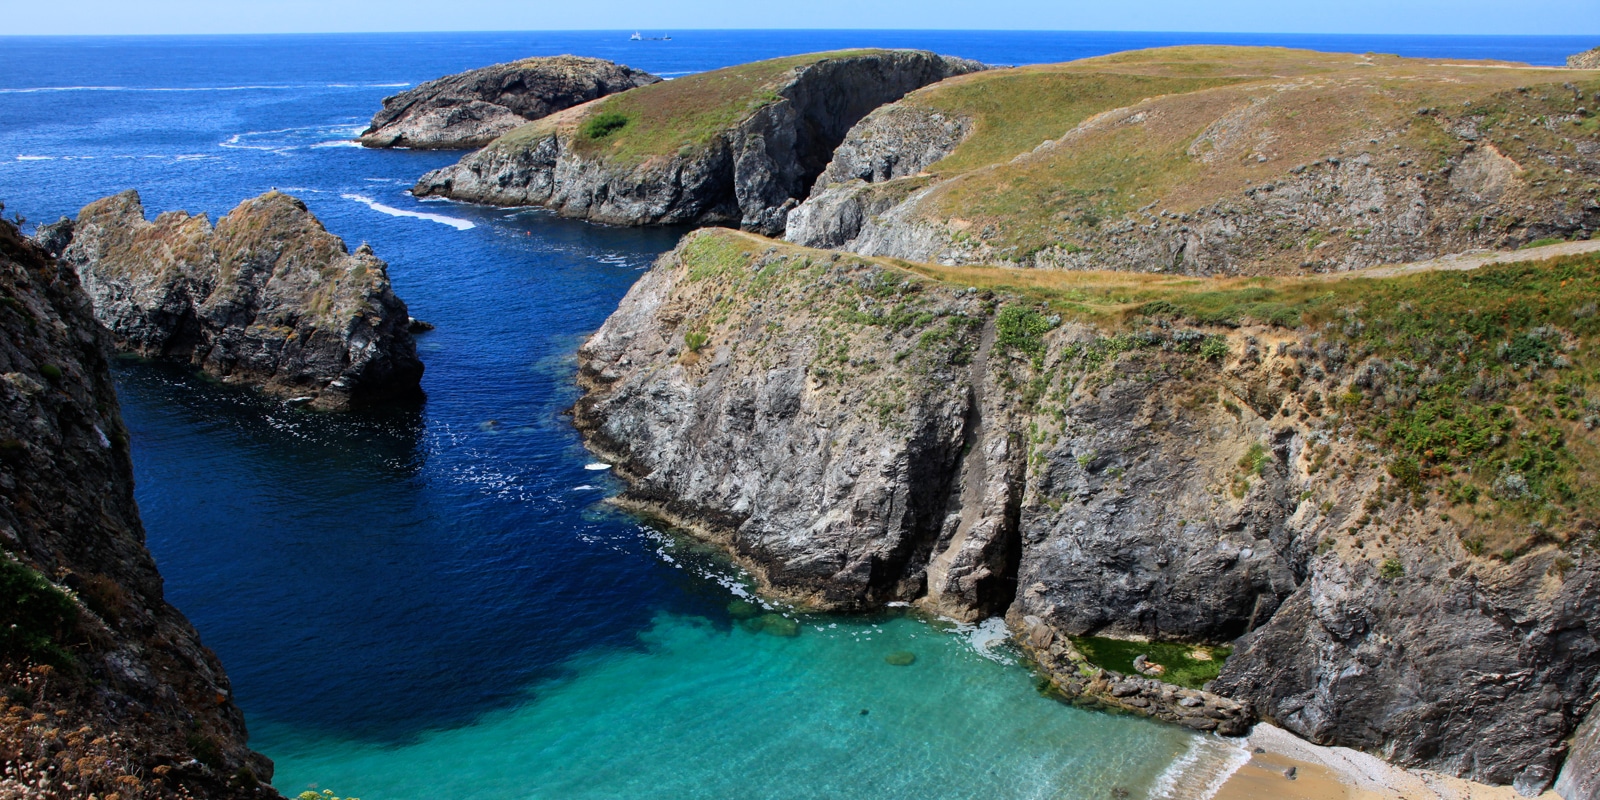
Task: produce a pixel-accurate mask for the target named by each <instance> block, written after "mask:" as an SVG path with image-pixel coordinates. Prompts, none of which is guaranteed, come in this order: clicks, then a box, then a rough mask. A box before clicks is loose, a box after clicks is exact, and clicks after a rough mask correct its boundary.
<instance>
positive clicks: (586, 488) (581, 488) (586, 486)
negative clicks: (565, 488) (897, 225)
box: [572, 483, 595, 492]
mask: <svg viewBox="0 0 1600 800" xmlns="http://www.w3.org/2000/svg"><path fill="white" fill-rule="evenodd" d="M594 488H595V487H593V486H590V485H589V484H587V483H586V484H584V485H582V486H574V487H572V491H574V492H587V491H590V490H592V489H594Z"/></svg>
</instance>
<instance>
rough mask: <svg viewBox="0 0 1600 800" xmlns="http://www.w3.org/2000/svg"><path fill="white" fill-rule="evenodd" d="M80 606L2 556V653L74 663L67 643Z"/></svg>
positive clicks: (0, 624) (23, 567)
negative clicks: (65, 643)
mask: <svg viewBox="0 0 1600 800" xmlns="http://www.w3.org/2000/svg"><path fill="white" fill-rule="evenodd" d="M77 620H78V606H77V604H76V603H73V602H72V599H71V598H69V597H67V596H66V595H65V594H62V592H61V590H60V589H57V588H56V587H55V586H54V585H52V584H51V583H50V582H49V581H47V580H45V579H44V576H43V575H40V574H39V573H38V572H35V571H34V570H32V569H30V568H29V567H27V566H25V565H23V564H20V563H18V562H16V561H12V560H11V558H10V557H9V556H5V555H0V654H3V655H4V656H5V657H6V658H8V659H12V658H27V659H32V660H34V661H37V662H40V663H44V664H54V665H56V666H66V665H69V664H71V663H72V660H73V659H72V655H71V654H70V653H68V652H67V650H66V648H65V646H64V642H66V641H67V639H68V637H70V636H71V635H72V631H73V629H74V626H75V625H76V624H77Z"/></svg>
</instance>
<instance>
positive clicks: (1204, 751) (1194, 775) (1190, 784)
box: [1150, 735, 1250, 800]
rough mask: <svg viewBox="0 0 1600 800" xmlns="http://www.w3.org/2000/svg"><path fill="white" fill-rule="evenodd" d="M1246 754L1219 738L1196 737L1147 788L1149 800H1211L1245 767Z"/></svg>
mask: <svg viewBox="0 0 1600 800" xmlns="http://www.w3.org/2000/svg"><path fill="white" fill-rule="evenodd" d="M1248 763H1250V751H1249V750H1246V749H1245V748H1244V747H1243V746H1241V745H1239V744H1237V743H1235V742H1233V741H1230V740H1228V739H1224V738H1222V737H1221V736H1211V735H1206V736H1196V737H1194V738H1193V739H1191V740H1190V741H1189V748H1188V749H1187V750H1185V751H1183V755H1181V756H1178V758H1177V759H1175V760H1174V761H1173V762H1172V763H1171V764H1168V765H1167V768H1166V769H1165V770H1162V772H1161V774H1160V775H1159V776H1157V777H1156V782H1155V785H1154V786H1152V787H1151V788H1150V800H1211V798H1213V797H1216V796H1217V792H1220V791H1222V785H1223V784H1225V783H1227V782H1228V779H1229V778H1231V777H1233V774H1234V773H1235V772H1238V771H1239V769H1240V768H1241V767H1243V766H1244V765H1245V764H1248Z"/></svg>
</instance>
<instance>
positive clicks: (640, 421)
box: [575, 231, 1600, 793]
mask: <svg viewBox="0 0 1600 800" xmlns="http://www.w3.org/2000/svg"><path fill="white" fill-rule="evenodd" d="M1597 288H1600V255H1596V254H1593V253H1590V254H1585V255H1578V256H1569V257H1565V258H1562V259H1557V260H1554V261H1550V262H1543V263H1515V264H1494V265H1489V266H1484V267H1480V268H1479V269H1478V270H1475V271H1474V272H1472V273H1471V274H1466V273H1454V272H1432V273H1430V272H1422V273H1416V274H1408V275H1402V276H1397V277H1391V278H1385V279H1381V280H1379V279H1342V280H1332V281H1329V280H1326V279H1321V278H1315V277H1313V278H1280V279H1251V280H1248V281H1243V280H1241V281H1236V282H1205V283H1200V284H1196V283H1195V282H1194V281H1193V279H1188V278H1176V277H1175V278H1171V279H1157V278H1151V277H1149V276H1130V275H1126V274H1118V273H1074V272H1044V271H1038V270H1014V269H1003V268H992V267H991V268H958V267H940V266H934V265H926V264H913V263H910V262H902V261H891V260H887V259H866V258H862V257H858V256H854V255H846V254H840V253H837V252H827V251H822V250H811V249H805V248H799V247H795V246H792V245H785V244H781V243H778V242H774V241H771V240H767V239H762V238H760V237H756V236H752V235H749V234H741V233H736V232H730V231H701V232H699V233H696V234H692V235H691V236H689V237H688V238H686V239H685V240H684V242H683V243H682V244H681V245H680V246H679V248H678V249H677V250H676V251H675V252H673V253H671V254H669V255H667V256H664V257H663V258H662V259H661V261H660V262H658V264H657V265H656V266H655V267H654V268H653V269H652V270H651V271H650V272H649V273H647V274H646V275H645V276H644V277H643V278H641V280H640V281H639V282H638V283H637V284H636V285H635V286H634V288H633V289H632V291H630V293H629V294H628V296H627V298H626V299H625V300H624V301H623V303H622V304H621V307H620V308H619V309H618V311H617V312H616V313H615V314H614V315H613V316H612V317H611V318H610V319H609V320H608V321H607V322H606V324H605V325H604V326H603V327H602V328H601V329H600V330H599V331H598V332H597V333H596V334H595V335H594V337H593V338H592V339H591V340H590V341H589V342H587V343H586V344H585V345H584V346H583V348H582V349H581V351H580V364H581V378H580V380H581V382H582V384H583V385H584V387H585V388H586V390H587V393H586V395H585V396H584V398H583V399H582V400H581V401H580V402H579V404H578V406H577V408H576V410H575V414H576V420H577V423H578V425H579V427H580V428H581V429H582V430H583V431H584V433H585V435H586V437H587V439H588V441H589V442H590V444H591V447H593V448H594V449H595V450H596V451H597V452H599V453H601V454H604V456H606V457H607V458H608V459H609V460H612V461H614V463H615V464H616V465H617V471H618V473H619V474H620V475H621V476H622V477H624V478H625V479H627V481H628V482H629V488H628V490H627V492H626V493H625V494H624V495H623V498H622V502H623V503H624V504H632V505H636V506H639V507H644V508H648V509H650V510H652V511H653V512H655V513H658V514H661V515H663V516H665V517H666V518H668V519H669V520H672V521H674V522H676V523H678V524H681V525H683V526H685V527H686V528H688V529H690V530H694V531H697V532H698V533H699V534H700V535H702V536H705V537H706V538H708V539H711V540H713V541H717V542H721V543H723V544H724V545H725V546H726V547H727V548H728V549H729V551H730V552H732V553H733V554H734V556H735V557H736V558H737V559H739V560H740V561H741V562H742V563H744V564H745V565H747V566H748V567H749V568H750V569H751V571H752V572H753V573H754V574H755V575H756V576H757V577H758V579H759V580H760V582H761V583H762V584H763V586H764V587H765V588H766V589H767V590H768V591H770V592H772V593H774V594H776V595H780V596H785V597H788V598H791V599H794V600H798V601H802V602H807V603H809V604H811V605H814V606H819V607H824V608H836V609H861V608H871V607H875V606H879V605H882V604H884V603H887V602H891V601H908V602H914V603H916V604H918V605H921V606H922V607H924V608H927V609H929V610H932V611H936V612H938V613H941V614H945V615H948V616H952V617H956V618H958V619H974V618H978V617H982V616H988V615H994V614H1004V615H1005V616H1006V617H1007V619H1008V621H1009V622H1010V624H1011V627H1012V629H1013V631H1015V632H1016V633H1017V634H1018V635H1019V637H1021V639H1022V640H1023V641H1024V642H1025V643H1026V645H1027V646H1028V647H1029V648H1030V649H1031V650H1032V651H1033V652H1034V653H1035V656H1036V658H1037V659H1038V660H1039V662H1040V664H1041V665H1043V666H1045V667H1046V668H1047V669H1049V670H1050V671H1051V672H1052V674H1053V675H1054V676H1055V682H1056V685H1057V687H1058V688H1059V689H1060V690H1061V691H1063V692H1064V693H1067V694H1075V693H1076V694H1083V693H1089V694H1095V693H1098V694H1099V696H1100V697H1101V698H1102V699H1103V700H1104V701H1105V702H1106V703H1107V704H1110V705H1119V706H1122V707H1129V708H1140V709H1145V710H1147V711H1150V710H1153V709H1152V708H1151V707H1152V706H1156V707H1158V708H1160V709H1165V711H1167V712H1170V713H1172V714H1175V715H1177V716H1178V720H1177V721H1180V722H1183V723H1184V724H1190V725H1191V727H1197V728H1200V729H1210V728H1221V727H1223V724H1224V722H1225V721H1226V720H1227V719H1230V714H1233V713H1234V712H1232V711H1230V710H1229V706H1227V705H1226V703H1227V702H1232V703H1235V704H1243V705H1244V706H1247V707H1248V708H1249V709H1250V710H1251V711H1253V713H1254V714H1255V715H1259V716H1260V717H1262V718H1266V719H1270V720H1273V721H1275V722H1277V723H1278V724H1279V725H1282V726H1283V727H1285V728H1287V729H1289V730H1290V731H1292V732H1294V733H1296V734H1298V735H1300V736H1303V737H1305V738H1307V739H1310V740H1312V741H1314V742H1317V743H1320V744H1332V745H1344V746H1350V747H1355V748H1359V749H1364V750H1368V751H1371V752H1377V753H1381V754H1383V755H1384V756H1385V757H1386V758H1388V759H1390V760H1392V761H1394V762H1395V763H1398V764H1401V765H1404V766H1414V767H1426V768H1430V769H1434V770H1437V771H1440V772H1444V773H1448V774H1453V775H1458V776H1463V777H1467V778H1470V779H1473V780H1478V781H1482V782H1486V783H1494V784H1511V785H1514V786H1516V787H1517V789H1518V790H1520V791H1523V792H1525V793H1537V792H1539V791H1542V790H1543V789H1545V788H1546V787H1548V786H1550V785H1551V783H1552V782H1553V781H1555V780H1556V779H1557V777H1558V773H1559V772H1560V770H1561V769H1562V765H1563V763H1564V762H1565V761H1567V759H1568V755H1569V748H1572V747H1573V746H1572V745H1569V741H1568V740H1569V737H1571V736H1572V735H1573V732H1574V731H1575V730H1578V729H1579V725H1580V723H1582V722H1583V720H1584V719H1585V717H1586V715H1590V714H1591V709H1592V708H1593V706H1594V702H1595V697H1596V689H1597V687H1600V683H1597V681H1600V638H1597V633H1596V632H1597V631H1600V617H1597V616H1596V614H1597V610H1600V576H1597V574H1596V571H1595V558H1596V556H1595V555H1594V551H1593V548H1594V547H1595V546H1596V545H1595V542H1596V541H1597V539H1596V537H1597V535H1600V530H1597V529H1596V528H1595V523H1594V520H1595V519H1596V518H1600V496H1597V495H1596V493H1595V489H1594V486H1595V484H1594V483H1593V481H1592V480H1590V479H1588V478H1586V477H1585V476H1586V475H1588V474H1589V472H1590V471H1591V470H1592V468H1593V464H1594V463H1595V459H1596V457H1597V452H1596V446H1597V444H1596V440H1595V438H1594V437H1595V430H1596V429H1597V426H1600V386H1597V385H1596V384H1595V383H1594V381H1593V375H1594V368H1595V366H1597V364H1595V363H1593V362H1594V359H1593V357H1592V354H1593V353H1594V352H1595V350H1594V347H1593V344H1594V343H1593V341H1592V340H1593V338H1594V337H1595V336H1600V329H1597V328H1596V327H1595V320H1596V319H1597V317H1596V316H1595V314H1594V311H1593V298H1594V296H1595V294H1594V292H1595V290H1596V289H1597ZM1485 309H1496V311H1495V312H1494V313H1493V314H1490V313H1485V312H1484V310H1485ZM1086 635H1096V636H1113V637H1149V638H1152V639H1155V640H1160V641H1178V642H1195V643H1215V644H1223V643H1230V642H1231V643H1233V644H1234V646H1235V648H1236V649H1235V650H1234V653H1233V655H1232V656H1231V658H1229V659H1228V660H1227V662H1226V663H1225V665H1224V666H1223V668H1222V673H1221V675H1220V676H1219V677H1218V678H1217V679H1216V680H1215V681H1213V682H1212V683H1211V684H1210V686H1209V688H1210V690H1211V694H1210V695H1205V694H1188V695H1185V694H1181V693H1178V692H1175V691H1168V692H1167V694H1169V695H1171V698H1170V699H1171V701H1172V703H1171V704H1168V703H1166V702H1165V701H1164V700H1163V697H1162V690H1161V689H1159V688H1150V687H1147V686H1145V685H1144V684H1140V683H1138V682H1137V681H1134V682H1132V683H1130V682H1129V681H1128V680H1126V679H1123V678H1120V677H1117V676H1115V675H1106V674H1105V673H1098V670H1097V668H1096V667H1094V666H1093V665H1092V664H1089V663H1086V660H1085V659H1084V658H1083V654H1082V653H1081V652H1080V648H1079V647H1078V646H1077V645H1078V643H1079V642H1080V641H1081V640H1079V639H1078V638H1077V637H1082V636H1086ZM1095 674H1101V675H1104V676H1105V677H1104V680H1087V681H1086V680H1085V679H1084V676H1085V675H1095ZM1174 706H1175V708H1174ZM1208 721H1209V724H1208ZM1228 724H1229V725H1230V726H1231V725H1232V723H1228ZM1586 730H1587V729H1586ZM1590 738H1592V737H1590ZM1585 741H1587V740H1585ZM1586 747H1589V745H1587V744H1584V743H1581V742H1580V743H1579V744H1578V745H1577V746H1576V748H1575V749H1574V750H1573V759H1572V762H1571V764H1569V775H1570V774H1574V773H1576V774H1579V775H1581V771H1582V770H1583V769H1587V768H1588V766H1586V763H1585V762H1584V761H1583V759H1584V758H1585V757H1587V758H1589V759H1592V758H1593V756H1592V754H1590V755H1588V756H1585V755H1584V754H1585V753H1587V752H1589V751H1588V750H1586V749H1585V748H1586ZM1589 749H1590V750H1592V747H1589ZM1566 780H1569V781H1572V780H1580V778H1568V779H1566Z"/></svg>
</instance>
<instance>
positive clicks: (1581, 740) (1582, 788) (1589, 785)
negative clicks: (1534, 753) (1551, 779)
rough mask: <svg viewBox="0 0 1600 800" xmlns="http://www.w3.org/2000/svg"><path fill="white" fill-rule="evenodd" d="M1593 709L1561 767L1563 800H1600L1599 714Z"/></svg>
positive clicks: (1558, 787)
mask: <svg viewBox="0 0 1600 800" xmlns="http://www.w3.org/2000/svg"><path fill="white" fill-rule="evenodd" d="M1597 708H1600V705H1597V706H1594V707H1592V708H1590V710H1589V714H1588V716H1587V717H1585V718H1584V722H1583V724H1582V725H1580V726H1578V732H1577V733H1576V734H1575V735H1574V736H1573V737H1572V752H1571V753H1569V754H1568V755H1567V763H1566V764H1564V765H1562V767H1561V776H1560V778H1559V779H1558V780H1557V781H1556V787H1555V788H1556V794H1559V795H1561V797H1562V798H1564V800H1600V711H1597V710H1595V709H1597Z"/></svg>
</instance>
